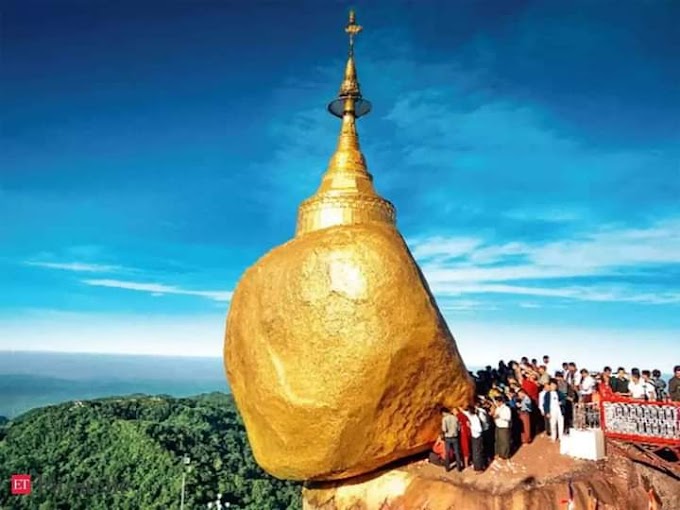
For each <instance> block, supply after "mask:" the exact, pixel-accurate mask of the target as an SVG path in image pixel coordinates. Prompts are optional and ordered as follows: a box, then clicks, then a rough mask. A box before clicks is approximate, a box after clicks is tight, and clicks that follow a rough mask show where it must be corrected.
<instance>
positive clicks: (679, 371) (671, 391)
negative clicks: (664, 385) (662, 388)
mask: <svg viewBox="0 0 680 510" xmlns="http://www.w3.org/2000/svg"><path fill="white" fill-rule="evenodd" d="M673 373H674V375H673V377H671V378H670V379H669V380H668V396H669V397H670V399H671V400H672V401H673V402H680V365H675V368H673Z"/></svg>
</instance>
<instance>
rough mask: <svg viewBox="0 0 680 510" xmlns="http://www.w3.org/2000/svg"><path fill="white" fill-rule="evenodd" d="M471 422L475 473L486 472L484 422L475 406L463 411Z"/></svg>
mask: <svg viewBox="0 0 680 510" xmlns="http://www.w3.org/2000/svg"><path fill="white" fill-rule="evenodd" d="M463 413H464V414H465V416H467V418H468V420H470V436H471V437H472V466H473V467H474V469H475V471H477V472H480V471H483V470H484V442H483V439H482V433H483V428H482V421H481V420H480V419H479V415H478V414H477V411H476V409H475V408H474V407H473V406H470V407H468V408H467V409H466V410H465V411H463Z"/></svg>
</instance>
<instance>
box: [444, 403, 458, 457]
mask: <svg viewBox="0 0 680 510" xmlns="http://www.w3.org/2000/svg"><path fill="white" fill-rule="evenodd" d="M442 433H443V434H444V450H445V454H444V467H445V468H446V471H451V452H453V455H454V458H455V460H456V467H457V468H458V471H462V470H463V464H462V463H461V461H460V445H459V444H458V436H459V435H460V423H459V422H458V418H456V416H455V415H454V414H452V413H451V411H449V410H448V409H447V408H445V407H444V408H442Z"/></svg>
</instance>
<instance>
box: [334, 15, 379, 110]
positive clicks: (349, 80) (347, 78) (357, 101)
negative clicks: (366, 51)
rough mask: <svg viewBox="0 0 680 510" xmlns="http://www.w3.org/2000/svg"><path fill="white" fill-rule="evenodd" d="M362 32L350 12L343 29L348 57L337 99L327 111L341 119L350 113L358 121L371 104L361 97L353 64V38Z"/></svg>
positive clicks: (369, 108)
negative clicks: (346, 35)
mask: <svg viewBox="0 0 680 510" xmlns="http://www.w3.org/2000/svg"><path fill="white" fill-rule="evenodd" d="M362 30H363V27H362V26H361V25H358V24H357V18H356V14H355V12H354V10H350V11H349V22H348V23H347V26H346V27H345V32H347V34H348V35H349V56H348V57H347V64H346V65H345V75H344V77H343V79H342V84H341V85H340V92H339V93H338V98H337V99H335V100H334V101H331V103H330V104H329V105H328V111H329V112H331V114H333V115H335V116H336V117H340V118H343V116H344V115H345V113H347V112H350V113H352V114H353V115H354V118H356V119H358V118H359V117H363V116H364V115H366V114H367V113H368V112H370V111H371V103H370V102H368V101H366V100H365V99H362V97H361V88H360V87H359V79H358V77H357V68H356V65H355V63H354V36H356V35H357V34H358V33H359V32H361V31H362Z"/></svg>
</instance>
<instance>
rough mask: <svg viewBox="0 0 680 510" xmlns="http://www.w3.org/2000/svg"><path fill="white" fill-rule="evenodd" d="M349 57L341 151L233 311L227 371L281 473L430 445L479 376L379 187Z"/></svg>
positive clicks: (259, 447) (249, 277)
mask: <svg viewBox="0 0 680 510" xmlns="http://www.w3.org/2000/svg"><path fill="white" fill-rule="evenodd" d="M360 30H361V27H359V25H356V23H355V19H354V15H353V14H351V15H350V24H349V25H348V27H347V32H348V34H349V35H350V55H349V59H348V62H347V66H346V69H345V77H344V80H343V83H342V87H341V90H340V97H339V98H338V99H337V100H335V101H333V102H332V103H331V104H330V105H329V110H330V112H331V113H333V114H334V115H336V116H338V117H341V118H342V128H341V132H340V138H339V141H338V148H337V150H336V152H335V154H334V155H333V157H332V158H331V161H330V164H329V167H328V170H327V171H326V174H325V175H324V177H323V179H322V183H321V186H320V187H319V190H318V191H317V193H316V194H315V195H314V196H313V197H311V198H310V199H308V200H306V201H304V202H303V203H302V205H301V206H300V210H299V215H298V224H297V232H296V237H295V238H294V239H292V240H291V241H289V242H287V243H286V244H284V245H282V246H279V247H277V248H275V249H273V250H272V251H270V252H269V253H268V254H266V255H265V256H264V257H262V258H261V259H260V260H259V261H257V263H256V264H255V265H254V266H252V267H251V268H249V269H248V270H247V271H246V272H245V274H244V275H243V277H242V279H241V281H240V282H239V283H238V285H237V287H236V289H235V291H234V295H233V297H232V301H231V307H230V310H229V315H228V319H227V330H226V337H225V346H224V355H225V365H226V370H227V377H228V379H229V383H230V387H231V391H232V393H233V395H234V399H235V401H236V404H237V406H238V408H239V411H240V412H241V414H242V416H243V420H244V422H245V426H246V430H247V433H248V439H249V441H250V444H251V447H252V450H253V453H254V455H255V459H256V460H257V462H258V463H259V464H260V466H262V467H263V468H264V469H265V470H266V471H268V472H269V473H271V474H272V475H274V476H276V477H278V478H285V479H291V480H334V479H341V478H347V477H351V476H355V475H358V474H362V473H367V472H370V471H372V470H374V469H376V468H379V467H381V466H383V465H385V464H387V463H390V462H392V461H394V460H397V459H400V458H403V457H406V456H409V455H412V454H414V453H417V452H420V451H423V450H425V449H427V448H429V446H430V445H431V443H432V441H434V439H435V438H436V436H437V434H438V433H439V430H440V426H441V417H440V415H439V413H438V409H437V406H438V405H439V404H441V405H445V406H448V407H456V406H462V405H467V404H468V403H469V402H470V401H471V400H472V398H473V394H474V391H473V383H472V381H471V379H470V378H469V376H468V374H467V371H466V369H465V366H464V364H463V362H462V360H461V358H460V355H459V353H458V350H457V348H456V345H455V342H454V340H453V337H452V335H451V333H450V332H449V330H448V328H447V326H446V323H445V321H444V319H443V318H442V316H441V314H440V312H439V310H438V308H437V305H436V303H435V300H434V298H433V296H432V294H431V292H430V290H429V288H428V286H427V283H426V282H425V279H424V277H423V275H422V273H421V272H420V269H419V268H418V266H417V264H416V262H415V260H414V259H413V257H412V255H411V253H410V252H409V250H408V247H407V246H406V243H405V242H404V240H403V238H402V237H401V235H400V234H399V232H398V231H397V229H396V226H395V212H394V207H393V206H392V204H391V203H389V202H388V201H387V200H385V199H383V198H382V197H380V196H379V195H378V194H377V193H376V192H375V189H374V188H373V178H372V176H371V175H370V174H369V173H368V170H367V168H366V161H365V159H364V156H363V154H362V153H361V150H360V147H359V140H358V136H357V133H356V124H355V120H356V118H358V117H360V116H361V115H364V114H365V113H368V111H369V110H370V103H368V101H365V100H364V99H363V98H362V97H361V92H360V89H359V83H358V80H357V75H356V67H355V64H354V51H353V43H354V40H353V38H354V36H355V35H356V34H357V33H358V32H359V31H360Z"/></svg>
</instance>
